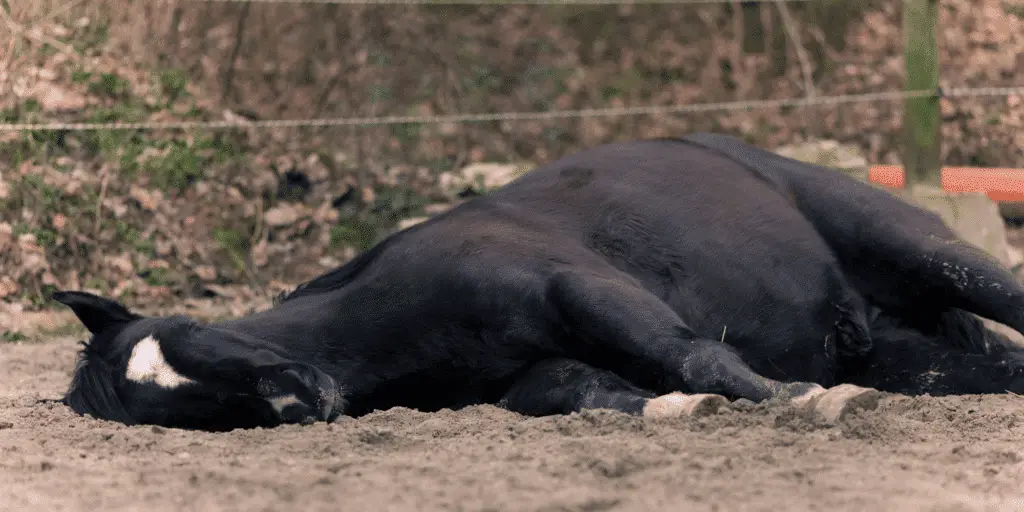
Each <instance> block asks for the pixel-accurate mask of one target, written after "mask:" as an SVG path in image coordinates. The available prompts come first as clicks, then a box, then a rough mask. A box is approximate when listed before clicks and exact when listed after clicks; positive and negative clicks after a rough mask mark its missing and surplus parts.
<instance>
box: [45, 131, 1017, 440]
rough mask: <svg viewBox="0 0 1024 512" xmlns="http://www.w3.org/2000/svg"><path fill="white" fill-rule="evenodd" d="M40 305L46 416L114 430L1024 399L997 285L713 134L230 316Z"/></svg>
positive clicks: (407, 239) (559, 185) (612, 151)
mask: <svg viewBox="0 0 1024 512" xmlns="http://www.w3.org/2000/svg"><path fill="white" fill-rule="evenodd" d="M53 297H54V299H56V300H57V301H59V302H61V303H63V304H65V305H67V306H69V307H71V308H72V310H73V311H74V312H75V314H76V315H77V317H78V318H79V319H80V320H81V322H82V323H83V324H84V325H85V326H86V327H87V328H88V329H89V331H91V333H92V338H91V341H90V342H89V343H87V344H85V345H84V348H83V350H82V353H81V354H80V358H79V364H78V367H77V368H76V370H75V373H74V377H73V380H72V383H71V386H70V388H69V390H68V392H67V393H66V395H65V397H64V403H66V404H67V405H68V406H70V407H71V408H72V409H73V410H74V411H76V412H77V413H79V414H85V413H88V414H90V415H92V416H94V417H97V418H103V419H107V420H113V421H118V422H123V423H127V424H141V423H148V424H159V425H165V426H172V427H182V428H196V429H204V430H225V429H231V428H237V427H254V426H273V425H277V424H280V423H295V422H306V421H311V420H312V421H315V420H325V421H331V420H333V419H335V418H336V417H338V416H339V415H341V414H346V415H352V416H358V415H361V414H365V413H367V412H370V411H373V410H378V409H386V408H389V407H393V406H405V407H410V408H415V409H420V410H426V411H431V410H437V409H441V408H458V407H462V406H466V405H471V404H481V403H491V404H499V405H501V406H503V407H506V408H508V409H510V410H512V411H517V412H520V413H523V414H528V415H548V414H559V413H569V412H572V411H579V410H581V409H585V408H610V409H615V410H619V411H625V412H628V413H633V414H646V415H666V414H668V415H672V414H677V415H682V414H688V413H690V412H692V411H694V410H696V409H699V408H700V407H704V406H707V405H708V404H711V405H712V406H713V405H714V404H715V403H719V402H722V401H724V400H726V399H729V400H736V399H747V400H750V401H754V402H760V401H764V400H768V399H778V400H792V401H795V402H797V403H804V404H814V403H825V402H827V401H828V399H829V397H830V393H841V394H843V396H842V397H840V398H841V399H842V400H848V399H855V398H856V397H857V396H865V393H867V394H868V395H870V393H872V392H873V393H878V392H880V391H888V392H898V393H904V394H921V393H931V394H934V395H938V394H947V393H956V394H967V393H992V392H995V393H998V392H1006V391H1014V392H1024V372H1021V368H1022V367H1024V364H1022V362H1024V350H1022V349H1021V348H1019V347H1016V346H1014V345H1013V344H1012V342H1010V341H1009V340H1008V339H1007V338H1005V337H1004V336H1002V335H1000V334H998V333H996V332H994V331H991V330H989V329H987V328H986V327H985V326H984V325H983V324H982V323H981V321H980V319H979V318H978V317H977V316H975V315H979V316H983V317H987V318H989V319H991V320H995V321H997V322H1000V323H1002V324H1005V325H1007V326H1009V327H1012V328H1013V329H1015V330H1017V331H1024V308H1022V306H1024V288H1022V286H1021V285H1019V284H1018V283H1017V282H1016V281H1015V280H1014V278H1013V277H1012V275H1011V274H1010V273H1009V271H1008V270H1006V269H1005V268H1003V267H1001V266H1000V265H999V263H997V262H996V261H995V260H993V259H992V258H990V257H988V256H987V255H986V254H985V253H983V252H982V251H981V250H979V249H977V248H975V247H974V246H971V245H969V244H967V243H965V242H961V241H959V240H958V239H957V238H956V237H955V236H954V235H953V233H952V232H951V231H950V230H949V229H948V228H947V227H946V226H945V225H944V224H943V223H942V221H941V220H940V219H939V218H938V217H937V216H936V215H934V214H932V213H929V212H927V211H925V210H922V209H919V208H917V207H914V206H911V205H910V204H908V203H905V202H903V201H901V200H899V199H898V198H896V197H894V196H893V195H891V194H889V193H887V192H885V191H882V190H878V189H875V188H873V187H872V186H870V185H867V184H863V183H860V182H858V181H856V180H854V179H852V178H849V177H847V176H845V175H843V174H841V173H839V172H836V171H833V170H830V169H826V168H823V167H818V166H814V165H809V164H805V163H802V162H799V161H796V160H791V159H788V158H784V157H781V156H778V155H775V154H773V153H770V152H767V151H763V150H761V149H758V148H756V147H753V146H750V145H747V144H745V143H743V142H741V141H739V140H738V139H735V138H732V137H729V136H724V135H714V134H696V135H691V136H689V137H686V138H683V139H657V140H642V141H633V142H622V143H613V144H608V145H603V146H599V147H596V148H593V149H590V150H587V151H583V152H581V153H578V154H575V155H572V156H568V157H564V158H561V159H559V160H557V161H554V162H552V163H549V164H547V165H544V166H541V167H539V168H537V169H535V170H534V171H532V172H530V173H529V174H527V175H526V176H524V177H522V178H520V179H518V180H516V181H515V182H513V183H511V184H509V185H507V186H505V187H503V188H501V189H499V190H497V191H494V192H493V193H490V194H488V195H486V196H483V197H480V198H477V199H474V200H471V201H468V202H466V203H464V204H462V205H460V206H458V207H456V208H454V209H452V210H450V211H448V212H446V213H444V214H441V215H437V216H436V217H433V218H432V219H430V220H428V221H426V222H423V223H421V224H418V225H415V226H413V227H411V228H408V229H405V230H403V231H400V232H398V233H396V234H394V235H392V236H390V237H388V238H386V239H384V240H383V241H381V242H380V243H379V244H377V245H376V246H374V247H373V248H371V249H369V250H367V251H365V252H363V253H362V254H360V255H358V256H357V257H356V258H354V259H353V260H351V261H350V262H348V263H346V264H345V265H343V266H341V267H339V268H337V269H335V270H332V271H330V272H328V273H325V274H323V275H322V276H320V277H318V278H316V279H313V280H312V281H310V282H308V283H305V284H304V285H301V286H300V287H298V288H297V289H296V290H295V291H293V292H292V293H290V294H288V295H287V296H285V297H283V298H282V299H281V300H279V301H278V302H277V303H276V304H275V305H274V306H273V307H272V308H270V309H268V310H265V311H262V312H258V313H255V314H251V315H248V316H245V317H242V318H238V319H233V320H229V321H224V322H216V323H211V324H205V325H204V324H201V323H198V322H196V321H194V320H192V319H190V318H187V317H183V316H172V317H166V318H163V317H143V316H140V315H137V314H136V313H133V312H131V311H129V310H128V309H127V308H125V307H124V306H122V305H121V304H119V303H117V302H115V301H112V300H108V299H105V298H101V297H98V296H95V295H91V294H87V293H83V292H73V291H62V292H57V293H55V294H54V296H53ZM840 384H843V385H842V386H840ZM850 385H853V386H854V387H853V388H851V387H850ZM851 389H852V390H853V392H852V393H851V391H850V390H851ZM832 398H835V397H832ZM834 401H835V400H833V402H834ZM808 406H811V405H808Z"/></svg>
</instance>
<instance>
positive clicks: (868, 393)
mask: <svg viewBox="0 0 1024 512" xmlns="http://www.w3.org/2000/svg"><path fill="white" fill-rule="evenodd" d="M808 394H809V395H811V396H809V397H806V396H805V397H800V399H798V400H794V402H796V403H797V404H798V405H804V406H806V407H811V408H813V409H814V410H815V412H817V413H818V414H819V415H821V416H822V417H823V418H824V419H825V421H827V422H829V423H834V422H836V421H839V420H842V419H843V418H845V417H846V416H848V415H849V414H851V413H853V412H855V411H869V410H872V409H874V408H875V407H878V401H879V400H880V399H881V398H882V396H883V393H882V392H881V391H878V390H877V389H872V388H862V387H860V386H854V385H853V384H840V385H838V386H835V387H832V388H829V389H824V390H814V391H812V392H811V393H808Z"/></svg>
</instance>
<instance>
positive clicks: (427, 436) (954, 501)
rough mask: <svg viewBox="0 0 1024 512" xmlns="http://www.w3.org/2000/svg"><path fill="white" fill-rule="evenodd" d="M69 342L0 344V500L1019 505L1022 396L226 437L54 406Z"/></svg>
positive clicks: (468, 506) (409, 505)
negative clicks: (844, 411)
mask: <svg viewBox="0 0 1024 512" xmlns="http://www.w3.org/2000/svg"><path fill="white" fill-rule="evenodd" d="M74 348H75V347H74V341H73V340H72V339H69V338H63V339H55V340H49V341H39V342H20V343H13V344H6V345H4V350H3V352H2V354H0V390H3V391H2V394H0V482H3V484H2V489H3V492H2V493H0V496H2V498H0V510H5V511H6V510H10V511H24V510H83V511H92V510H108V511H115V510H148V511H153V512H158V511H162V510H174V511H180V510H204V511H212V510H310V511H314V510H544V511H555V510H579V511H583V510H638V511H639V510H669V509H672V510H682V509H686V510H723V511H724V510H828V511H841V510H880V509H886V510H907V511H910V510H922V511H975V510H977V511H984V510H1013V509H1016V510H1019V509H1020V508H1021V507H1024V491H1021V487H1020V482H1021V481H1022V478H1024V448H1022V444H1024V399H1021V398H1020V397H1019V396H1015V395H993V396H984V397H945V398H931V397H923V398H913V399H911V398H906V397H899V396H895V397H889V398H886V399H884V400H883V401H882V402H881V403H880V405H879V407H878V409H877V410H874V411H869V412H862V413H859V414H857V415H854V416H852V417H849V418H847V419H845V420H843V421H842V422H840V423H839V424H837V425H826V424H824V423H822V422H820V421H816V420H814V419H811V418H809V417H806V416H805V415H802V414H800V413H799V412H798V411H797V410H795V409H792V408H788V407H772V406H756V407H753V408H750V409H746V410H740V409H736V408H729V409H726V410H724V411H723V412H721V413H719V414H717V415H714V416H710V417H705V418H700V419H671V420H644V419H640V418H634V417H630V416H627V415H624V414H619V413H612V412H608V411H588V412H585V413H582V414H574V415H570V416H558V417H548V418H527V417H523V416H520V415H517V414H512V413H509V412H507V411H503V410H501V409H498V408H495V407H491V406H480V407H470V408H467V409H464V410H460V411H442V412H439V413H436V414H427V413H421V412H416V411H412V410H408V409H401V408H397V409H391V410H387V411H381V412H377V413H374V414H371V415H368V416H366V417H363V418H360V419H358V420H353V419H342V420H340V421H338V422H336V423H334V424H330V425H327V424H316V425H313V426H308V427H301V426H285V427H280V428H276V429H270V430H265V429H256V430H248V431H235V432H230V433H227V434H208V433H194V432H185V431H179V430H174V429H163V428H154V427H149V426H144V427H130V428H129V427H124V426H120V425H117V424H113V423H108V422H102V421H97V420H93V419H88V418H80V417H77V416H75V415H73V414H72V413H71V412H70V411H68V410H67V409H66V408H64V407H63V406H60V405H56V404H41V405H37V404H36V400H37V399H38V398H55V397H57V396H59V395H60V393H61V392H62V391H63V389H64V386H65V385H66V383H67V380H68V378H69V376H70V371H71V368H72V365H73V356H74Z"/></svg>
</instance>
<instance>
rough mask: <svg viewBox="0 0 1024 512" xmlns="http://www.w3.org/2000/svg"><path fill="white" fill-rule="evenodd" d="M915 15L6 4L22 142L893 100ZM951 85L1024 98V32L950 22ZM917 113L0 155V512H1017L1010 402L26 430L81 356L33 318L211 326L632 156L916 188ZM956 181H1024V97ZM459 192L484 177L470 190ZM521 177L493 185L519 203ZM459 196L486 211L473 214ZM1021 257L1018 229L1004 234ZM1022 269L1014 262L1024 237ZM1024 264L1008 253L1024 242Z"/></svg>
mask: <svg viewBox="0 0 1024 512" xmlns="http://www.w3.org/2000/svg"><path fill="white" fill-rule="evenodd" d="M897 5H898V3H896V2H882V1H872V2H862V3H857V4H853V3H849V2H836V1H831V0H823V1H821V2H812V3H809V4H807V5H803V4H794V5H792V6H790V9H791V10H792V14H793V17H794V18H795V20H796V29H797V31H798V34H799V35H800V36H801V40H802V43H803V44H804V46H805V47H806V48H807V49H808V54H809V56H810V62H809V68H808V67H805V66H801V65H800V63H799V62H798V60H797V58H796V55H795V53H794V50H793V47H792V44H791V43H790V42H788V40H787V37H786V31H785V30H784V29H785V27H784V26H783V25H782V23H781V20H780V14H779V12H778V11H777V9H776V8H775V7H773V6H761V7H757V6H753V7H744V8H741V9H734V8H733V7H731V6H701V7H693V6H607V7H604V6H602V7H536V6H534V7H530V6H481V7H466V6H458V7H452V6H430V7H410V6H402V7H396V6H301V7H297V6H279V5H272V4H268V5H265V4H254V5H250V6H244V5H232V4H227V5H221V4H205V3H182V4H174V3H148V2H145V3H129V4H122V3H120V2H105V1H99V2H74V1H72V2H66V1H62V2H58V1H50V0H32V1H26V2H8V3H5V4H0V10H2V11H3V12H2V15H3V19H0V26H6V27H7V28H9V29H11V30H10V31H9V34H10V35H9V36H3V37H9V38H10V39H9V44H8V41H7V40H5V41H3V42H4V44H5V47H4V48H5V50H3V51H0V98H2V101H3V103H2V104H0V107H2V109H0V110H2V112H0V115H2V117H3V120H4V121H7V122H15V121H117V120H122V121H137V120H150V121H169V120H189V119H209V120H216V119H229V120H230V119H270V118H306V117H331V116H373V115H405V114H427V115H429V114H449V113H459V112H484V111H526V110H543V109H574V108H589V107H605V106H623V105H639V104H654V105H670V104H678V103H686V102H706V101H726V100H734V99H751V98H767V97H773V98H778V97H791V96H799V95H802V94H804V92H805V91H804V90H803V84H804V83H805V79H804V78H805V77H804V72H806V71H810V72H811V77H810V78H811V81H812V82H813V84H814V87H815V93H817V94H819V95H824V94H842V93H860V92H867V91H881V90H892V89H898V88H899V87H901V86H902V83H903V81H902V57H901V53H902V43H901V41H900V35H899V18H900V13H899V10H898V8H896V7H894V6H897ZM941 9H942V10H941V18H942V19H941V24H942V27H943V28H942V33H941V37H942V40H943V42H942V46H943V47H942V62H943V70H942V76H943V80H944V85H956V86H998V85H1018V82H1019V81H1020V76H1019V70H1020V69H1024V26H1022V16H1024V6H1021V5H1020V4H1019V3H1014V2H1000V1H993V0H984V1H980V2H971V1H969V0H949V1H945V2H943V3H942V8H941ZM900 111H901V109H900V105H899V104H898V103H892V104H890V103H870V104H855V105H844V106H839V107H818V108H814V109H812V110H809V111H807V112H804V111H800V110H784V111H780V110H778V109H776V110H764V111H760V110H758V111H749V112H748V111H743V112H735V113H723V114H699V115H689V116H664V117H650V118H646V117H645V118H623V119H619V118H607V119H589V120H584V121H580V120H561V121H544V122H527V123H481V124H470V125H458V126H447V125H441V126H429V125H427V126H398V127H370V128H358V129H350V128H345V129H287V130H285V129H275V130H255V129H243V130H237V131H217V132H212V131H204V130H194V131H187V132H180V131H170V130H167V131H161V130H153V131H122V132H103V131H100V132H76V131H69V132H42V131H40V132H22V133H19V132H2V133H0V327H2V328H3V329H2V333H0V336H2V341H3V344H2V345H0V453H2V456H0V509H3V510H19V511H21V510H86V509H96V508H104V509H107V510H216V509H239V508H246V509H252V510H294V509H303V510H320V509H324V510H326V509H328V508H329V509H332V510H337V509H342V510H368V509H377V510H417V509H450V510H649V509H651V508H654V507H657V508H663V507H670V506H671V507H684V508H690V509H694V510H737V509H743V510H768V509H778V508H779V507H785V508H787V509H802V510H825V509H828V510H862V509H865V508H868V509H871V508H888V509H899V510H943V511H947V510H948V511H953V510H1012V509H1016V508H1020V507H1021V506H1022V503H1024V496H1022V494H1024V493H1022V492H1021V491H1020V486H1019V482H1020V481H1021V477H1022V470H1024V463H1022V461H1021V449H1020V443H1021V441H1022V440H1024V433H1022V430H1021V429H1022V428H1024V427H1021V425H1020V423H1021V422H1020V420H1021V412H1020V410H1021V405H1022V404H1021V400H1020V398H1019V397H1017V396H1015V395H1006V396H986V397H950V398H942V399H937V398H918V399H906V398H901V397H892V398H891V399H889V400H888V401H886V402H883V404H882V405H881V407H880V409H879V410H877V411H871V412H866V413H863V414H861V415H859V416H855V417H852V418H848V419H846V420H844V421H842V422H841V423H840V424H838V425H824V424H821V423H819V422H818V421H817V420H815V419H813V418H807V417H805V416H803V415H802V414H800V413H799V412H798V411H795V410H791V409H788V408H785V407H779V406H765V407H759V408H758V409H756V410H754V411H733V410H728V411H724V412H722V413H721V414H718V415H715V416H711V417H707V418H695V419H679V420H666V421H658V422H654V421H644V420H641V419H636V418H629V417H626V416H624V415H619V414H613V413H608V412H601V411H598V412H588V413H585V414H579V415H571V416H568V417H558V418H542V419H529V418H524V417H520V416H517V415H513V414H510V413H507V412H503V411H500V410H498V409H495V408H493V407H475V408H470V409H468V410H464V411H457V412H451V411H445V412H442V413H439V414H433V415H430V414H422V413H417V412H413V411H408V410H403V409H395V410H390V411H383V412H379V413H376V414H374V415H371V416H370V417H367V418H362V419H359V420H344V421H342V422H339V423H337V424H334V425H315V426H312V427H282V428H279V429H273V430H255V431H247V432H234V433H230V434H226V435H210V434H197V433H188V432H180V431H175V430H166V429H159V428H151V427H133V428H128V427H123V426H119V425H114V424H110V423H106V422H100V421H97V420H93V419H89V418H77V417H75V416H73V415H71V414H70V413H69V412H68V411H67V410H66V409H64V408H63V407H60V406H57V405H47V404H43V405H40V404H37V403H36V402H35V400H36V399H38V398H55V397H57V396H59V395H60V394H61V392H62V391H63V390H64V388H65V386H66V384H67V379H68V377H69V376H70V371H71V369H72V367H73V355H74V348H75V347H74V343H75V341H76V340H78V339H80V338H81V337H82V332H81V330H80V329H79V328H78V327H77V326H76V325H75V324H74V322H72V321H71V320H72V317H71V316H70V315H69V314H68V312H67V311H64V310H60V309H57V310H49V309H48V306H49V305H48V304H46V302H45V300H43V297H44V296H45V293H46V292H47V291H49V290H52V289H54V288H72V289H78V288H83V289H89V290H92V291H96V292H99V293H103V294H106V295H110V296H115V297H119V298H121V299H122V300H124V301H126V302H127V303H129V304H130V305H132V306H133V307H136V308H138V309H140V310H142V311H145V312H147V313H154V314H160V313H167V312H170V311H178V312H186V313H188V314H192V315H194V316H197V317H200V318H204V319H214V318H220V317H225V316H234V315H239V314H244V313H245V312H247V311H251V310H253V309H259V308H261V307H264V306H265V305H266V304H267V303H268V301H269V299H270V297H272V296H273V294H275V293H278V292H280V291H283V290H286V289H288V288H289V287H290V286H292V285H294V284H295V283H297V282H300V281H302V280H305V279H309V278H311V277H313V276H315V275H316V274H318V273H319V272H322V271H323V270H325V269H327V268H330V267H332V266H335V265H337V264H339V263H341V262H344V261H346V260H347V259H348V258H350V257H352V256H353V255H354V254H356V252H357V251H359V250H362V249H363V248H365V247H367V246H368V245H370V244H372V243H373V242H374V241H375V240H377V239H379V237H381V236H384V235H386V234H387V233H388V232H390V231H392V230H394V229H398V228H400V227H402V226H404V225H408V224H409V223H411V222H416V221H417V220H419V219H422V218H424V217H426V216H429V215H433V214H436V213H437V212H440V211H443V210H445V209H446V208H449V207H451V205H453V204H457V203H458V202H459V201H461V200H464V198H466V197H471V196H472V193H484V192H486V186H485V185H486V184H485V183H481V181H484V180H482V179H477V178H476V177H475V176H474V175H475V174H477V173H478V172H479V174H480V175H481V176H483V177H484V178H485V179H491V180H494V182H493V183H492V185H493V184H499V183H501V182H503V181H504V180H505V179H507V178H508V177H509V176H514V175H515V174H516V173H518V172H522V171H524V170H526V169H528V168H529V167H531V166H532V165H536V164H538V163H543V162H545V161H548V160H550V159H553V158H556V157H558V156H560V155H563V154H566V153H569V152H571V151H575V150H578V149H582V148H584V147H587V146H592V145H594V144H598V143H601V142H607V141H611V140H616V139H625V138H634V137H642V136H660V135H674V134H680V133H686V132H688V131H692V130H721V131H727V132H731V133H736V134H741V135H743V136H744V137H746V138H747V139H748V140H750V141H751V142H755V143H758V144H761V145H764V146H767V147H778V146H781V145H784V144H792V143H799V142H802V141H805V140H818V139H835V140H839V141H841V142H843V143H844V144H850V145H852V146H854V147H855V148H857V149H858V150H859V151H860V152H861V153H863V155H864V156H865V158H866V160H867V161H869V162H871V163H897V162H898V153H897V151H898V147H899V130H898V127H899V120H900ZM943 115H944V120H945V121H946V122H945V123H944V126H943V135H944V139H943V142H944V144H945V146H944V148H943V154H944V161H945V162H946V163H948V164H951V165H955V164H965V165H982V166H1007V167H1011V166H1019V165H1020V162H1021V160H1022V159H1021V157H1022V149H1021V148H1024V135H1022V134H1024V130H1021V127H1022V122H1024V107H1022V105H1021V98H1019V97H1010V98H990V99H972V100H964V101H958V102H955V103H954V102H951V101H944V102H943ZM467 168H468V170H467ZM503 176H504V177H503ZM468 189H471V190H472V192H471V190H468ZM1011 237H1012V239H1014V240H1016V239H1017V238H1019V232H1012V233H1011ZM1015 243H1016V242H1015ZM1018 245H1019V244H1018Z"/></svg>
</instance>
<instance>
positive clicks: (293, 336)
mask: <svg viewBox="0 0 1024 512" xmlns="http://www.w3.org/2000/svg"><path fill="white" fill-rule="evenodd" d="M306 299H307V298H306V297H300V298H296V299H294V300H292V301H286V302H282V303H280V304H277V305H275V306H273V307H271V308H269V309H266V310H263V311H259V312H256V313H252V314H249V315H246V316H243V317H240V318H235V319H231V320H226V321H222V322H217V323H214V324H212V326H213V327H215V328H218V329H225V330H229V331H233V332H237V333H239V334H243V335H245V336H248V337H253V338H257V339H259V340H262V341H263V342H266V343H270V344H273V345H276V346H278V347H280V348H282V349H284V350H285V351H286V352H288V353H290V354H293V355H295V356H298V357H303V356H304V357H314V356H315V355H317V354H322V353H323V352H324V351H325V349H326V348H327V347H325V345H327V344H329V343H330V342H331V340H329V339H326V338H325V337H324V335H323V333H324V332H332V331H333V332H338V331H337V330H336V329H337V327H338V326H334V325H330V324H335V323H338V322H339V319H338V317H337V315H336V314H332V313H331V311H332V310H334V308H332V307H331V306H330V305H329V301H325V300H324V298H320V300H316V301H309V300H306Z"/></svg>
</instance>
